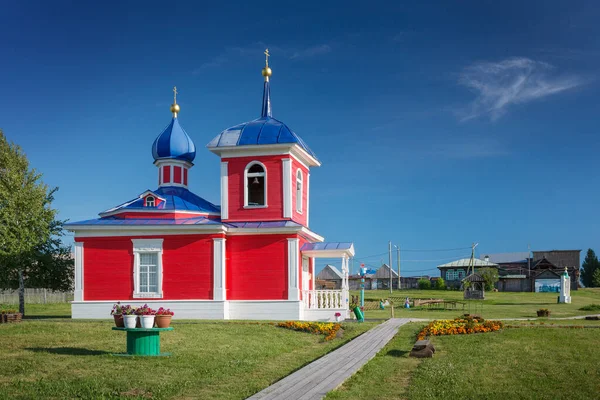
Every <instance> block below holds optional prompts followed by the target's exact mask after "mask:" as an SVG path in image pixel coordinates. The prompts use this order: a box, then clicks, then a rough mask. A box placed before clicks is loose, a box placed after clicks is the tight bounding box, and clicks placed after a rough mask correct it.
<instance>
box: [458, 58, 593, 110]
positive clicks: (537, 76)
mask: <svg viewBox="0 0 600 400" xmlns="http://www.w3.org/2000/svg"><path fill="white" fill-rule="evenodd" d="M554 70H555V68H554V67H553V66H552V65H550V64H548V63H545V62H540V61H534V60H531V59H529V58H516V57H515V58H508V59H506V60H503V61H500V62H496V63H493V62H480V63H476V64H474V65H471V66H469V67H467V68H465V70H464V71H463V73H462V74H461V76H460V80H459V83H460V84H462V85H464V86H466V87H468V88H470V89H471V90H472V91H473V92H475V93H476V95H477V97H476V98H475V100H473V102H472V103H471V104H470V106H469V107H468V109H467V110H464V111H462V112H461V113H460V114H461V115H460V116H461V119H462V120H463V121H464V120H468V119H472V118H475V117H478V116H482V115H489V117H490V118H491V119H492V120H495V119H497V118H500V117H501V116H502V115H504V114H505V113H506V111H507V108H508V107H509V106H511V105H516V104H523V103H527V102H530V101H533V100H536V99H541V98H543V97H546V96H550V95H552V94H557V93H560V92H563V91H565V90H569V89H572V88H575V87H577V86H580V85H582V84H583V83H584V80H583V79H581V78H580V77H577V76H574V75H570V76H560V75H556V74H555V73H554Z"/></svg>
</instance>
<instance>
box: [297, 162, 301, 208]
mask: <svg viewBox="0 0 600 400" xmlns="http://www.w3.org/2000/svg"><path fill="white" fill-rule="evenodd" d="M296 211H297V212H299V213H301V212H302V171H301V170H300V169H298V172H296Z"/></svg>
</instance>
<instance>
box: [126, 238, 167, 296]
mask: <svg viewBox="0 0 600 400" xmlns="http://www.w3.org/2000/svg"><path fill="white" fill-rule="evenodd" d="M131 241H132V242H133V298H134V299H139V298H154V299H160V298H162V297H163V290H162V282H163V263H162V258H163V239H131ZM141 253H156V254H157V255H158V257H157V258H158V271H157V277H156V278H157V287H158V291H156V292H140V254H141Z"/></svg>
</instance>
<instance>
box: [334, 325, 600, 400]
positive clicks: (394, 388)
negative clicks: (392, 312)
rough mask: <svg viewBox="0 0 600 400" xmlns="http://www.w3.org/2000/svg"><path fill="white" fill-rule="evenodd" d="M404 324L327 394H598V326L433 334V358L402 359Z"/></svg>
mask: <svg viewBox="0 0 600 400" xmlns="http://www.w3.org/2000/svg"><path fill="white" fill-rule="evenodd" d="M421 326H422V325H419V324H409V325H405V326H404V327H402V328H401V329H400V332H399V333H398V334H397V335H396V337H395V338H394V339H393V340H392V341H391V342H390V343H388V345H387V346H386V347H384V349H383V350H382V351H381V352H379V354H378V355H377V356H376V357H375V358H374V359H373V360H371V361H370V362H369V363H368V364H367V365H366V366H365V367H363V368H362V369H361V370H360V371H359V372H358V373H357V374H356V375H354V376H353V377H352V378H350V379H349V380H348V381H346V383H344V385H342V386H341V387H340V388H339V389H338V390H336V391H334V392H331V393H329V394H328V396H327V399H367V398H372V399H411V400H421V399H502V400H506V399H592V398H598V394H599V393H600V367H599V366H598V359H599V358H600V347H598V345H597V343H598V338H599V337H600V331H599V330H598V329H589V328H585V329H581V328H579V329H565V328H555V329H547V328H542V327H536V328H516V329H504V330H503V331H501V332H494V333H486V334H476V335H457V336H439V337H434V338H433V339H432V342H433V343H434V344H435V346H436V349H437V351H436V353H435V355H434V357H433V358H431V359H425V360H418V359H413V358H409V357H408V353H409V352H410V349H411V348H412V346H413V344H414V342H415V334H416V332H417V331H418V330H419V329H420V327H421Z"/></svg>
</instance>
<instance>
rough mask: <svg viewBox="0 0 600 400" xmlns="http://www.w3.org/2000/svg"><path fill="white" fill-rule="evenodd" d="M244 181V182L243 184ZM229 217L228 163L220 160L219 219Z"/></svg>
mask: <svg viewBox="0 0 600 400" xmlns="http://www.w3.org/2000/svg"><path fill="white" fill-rule="evenodd" d="M245 184H246V183H244V185H245ZM227 218H229V175H228V163H227V162H221V219H227Z"/></svg>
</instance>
